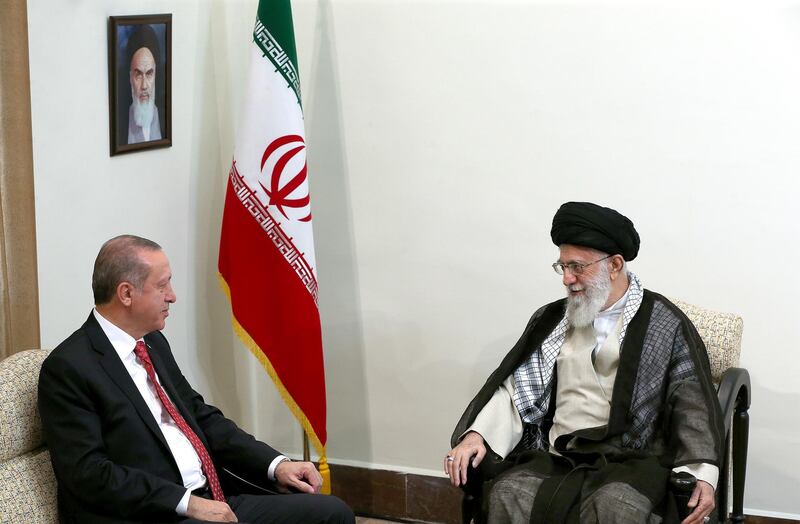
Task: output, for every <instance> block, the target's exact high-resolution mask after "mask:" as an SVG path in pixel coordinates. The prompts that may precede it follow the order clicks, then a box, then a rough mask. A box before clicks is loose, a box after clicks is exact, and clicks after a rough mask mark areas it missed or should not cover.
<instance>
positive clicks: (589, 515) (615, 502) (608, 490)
mask: <svg viewBox="0 0 800 524" xmlns="http://www.w3.org/2000/svg"><path fill="white" fill-rule="evenodd" d="M652 511H653V503H652V502H650V499H648V498H647V497H646V496H645V495H643V494H642V493H640V492H639V491H637V490H636V489H635V488H633V487H632V486H630V485H629V484H626V483H624V482H612V483H611V484H606V485H604V486H602V487H600V488H599V489H597V491H595V492H594V493H592V494H591V495H589V496H588V497H587V498H586V500H584V501H583V503H582V504H581V522H620V523H645V522H650V516H651V513H652Z"/></svg>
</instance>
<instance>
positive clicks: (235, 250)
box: [219, 178, 327, 446]
mask: <svg viewBox="0 0 800 524" xmlns="http://www.w3.org/2000/svg"><path fill="white" fill-rule="evenodd" d="M219 271H220V274H221V275H222V278H223V279H224V280H225V282H226V283H227V285H228V288H229V291H230V299H231V308H232V310H233V316H234V317H235V318H236V320H237V322H238V323H239V324H240V325H241V326H242V328H243V329H244V330H245V331H246V332H247V334H248V335H250V337H251V338H252V339H253V341H255V343H256V344H257V346H258V348H259V349H260V350H261V351H262V352H263V354H264V356H266V358H267V359H268V360H269V362H270V364H271V365H272V367H273V368H274V370H275V372H276V374H277V375H278V378H279V379H280V381H281V383H282V384H283V386H284V387H285V388H286V392H287V393H288V394H289V395H290V396H291V398H292V399H293V400H294V402H295V403H296V404H297V406H298V408H299V409H300V410H301V411H302V413H303V415H305V417H306V418H307V419H308V421H309V423H310V424H311V427H312V428H313V430H314V433H316V436H317V438H318V439H319V441H320V443H321V444H322V445H323V446H324V445H325V443H326V441H327V431H326V421H325V371H324V362H323V358H322V332H321V329H320V322H319V310H318V309H317V305H316V304H315V303H314V300H313V297H312V296H311V295H310V294H309V292H308V289H307V288H306V286H305V284H303V283H302V282H301V281H300V279H299V278H298V276H297V274H296V272H295V271H294V269H293V268H292V267H291V266H290V265H289V263H288V262H287V261H286V259H285V258H284V256H283V255H282V254H281V253H280V252H279V251H278V250H277V249H276V247H275V245H274V244H273V242H272V240H271V239H270V238H269V237H268V236H267V233H266V232H265V231H264V230H263V229H262V228H261V226H260V225H259V224H258V223H257V222H256V221H255V220H254V218H253V217H252V216H251V214H250V213H249V212H248V211H247V210H246V209H245V207H244V206H243V205H242V203H241V201H240V200H239V199H238V197H237V196H236V193H235V191H234V190H233V186H232V185H231V181H230V178H229V179H228V189H227V192H226V195H225V211H224V214H223V218H222V235H221V240H220V252H219Z"/></svg>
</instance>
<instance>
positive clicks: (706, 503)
mask: <svg viewBox="0 0 800 524" xmlns="http://www.w3.org/2000/svg"><path fill="white" fill-rule="evenodd" d="M687 506H688V507H690V508H694V511H692V512H691V513H690V514H689V516H688V517H686V519H685V520H684V521H683V522H681V524H702V522H703V518H704V517H707V516H709V515H711V512H712V511H714V506H715V504H714V488H712V487H711V484H709V483H708V482H705V481H702V480H698V481H697V486H695V488H694V491H693V492H692V497H691V498H690V499H689V504H687Z"/></svg>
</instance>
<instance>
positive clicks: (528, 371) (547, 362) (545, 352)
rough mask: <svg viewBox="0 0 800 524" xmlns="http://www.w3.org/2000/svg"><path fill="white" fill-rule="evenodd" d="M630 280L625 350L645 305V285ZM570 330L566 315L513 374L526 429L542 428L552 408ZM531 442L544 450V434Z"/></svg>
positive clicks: (624, 322)
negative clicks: (558, 363) (555, 376)
mask: <svg viewBox="0 0 800 524" xmlns="http://www.w3.org/2000/svg"><path fill="white" fill-rule="evenodd" d="M628 280H629V281H630V287H629V291H628V299H627V300H626V301H625V306H624V308H623V310H622V329H621V330H620V333H619V345H620V347H622V341H623V339H624V338H625V332H626V331H627V329H628V324H629V323H630V321H631V319H633V317H634V315H636V312H637V311H638V310H639V306H640V305H641V304H642V296H643V293H642V285H641V283H640V282H639V279H638V277H637V276H636V275H634V274H633V273H631V272H630V271H629V272H628ZM567 328H568V322H567V317H566V315H565V316H564V318H562V319H561V321H560V322H559V323H558V325H557V326H556V328H555V329H554V330H553V331H552V333H550V334H549V335H548V336H547V338H546V339H545V340H544V342H542V346H541V348H539V349H538V350H534V351H533V353H531V355H530V357H528V359H527V360H526V361H525V362H524V363H523V364H522V365H521V366H519V367H518V368H517V369H516V371H514V382H515V385H514V396H513V400H514V405H515V406H516V407H517V411H519V413H520V416H521V417H522V420H523V422H525V425H526V427H531V429H533V428H537V429H538V427H540V425H541V422H542V420H543V419H544V417H545V415H546V414H547V410H548V408H549V406H550V397H551V394H552V386H553V369H554V367H555V363H556V359H557V358H558V354H559V352H560V351H561V346H563V345H564V338H565V337H566V334H567ZM531 425H532V426H531ZM528 439H530V440H532V442H530V446H529V447H531V448H538V449H541V448H543V447H544V441H543V435H542V434H541V431H535V432H534V434H532V435H529V436H528Z"/></svg>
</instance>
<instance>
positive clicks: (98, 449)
mask: <svg viewBox="0 0 800 524" xmlns="http://www.w3.org/2000/svg"><path fill="white" fill-rule="evenodd" d="M144 340H145V342H146V343H147V345H148V346H149V347H150V355H151V358H152V361H153V365H154V367H155V369H156V373H157V374H158V377H159V381H160V382H161V385H162V386H163V387H164V390H165V391H166V392H167V394H168V395H169V397H170V398H171V399H172V400H173V402H174V403H175V405H176V407H177V408H178V410H179V411H180V412H181V414H182V415H183V417H184V418H185V419H186V422H187V423H188V424H189V425H190V426H191V427H192V429H193V430H194V431H195V433H197V435H198V437H199V438H200V439H201V440H202V441H203V443H204V444H205V446H206V448H207V449H208V451H209V453H210V454H211V457H212V459H213V460H214V463H215V465H216V468H217V471H218V472H219V473H220V476H222V475H223V474H222V470H223V468H227V469H229V470H231V471H234V472H236V473H237V474H238V475H240V476H242V477H244V478H247V479H248V480H250V481H252V482H255V483H257V484H267V483H268V482H269V481H268V479H267V467H268V465H269V464H270V462H272V460H273V459H274V458H275V457H277V456H278V455H279V453H278V452H277V451H275V450H274V449H272V448H271V447H269V446H267V445H266V444H264V443H263V442H259V441H257V440H255V439H254V438H253V437H252V436H251V435H249V434H247V433H246V432H244V431H242V430H241V429H239V428H238V427H237V426H236V424H234V423H233V422H232V421H230V420H228V419H227V418H225V417H224V416H223V414H222V413H221V412H220V411H219V410H218V409H217V408H215V407H213V406H210V405H208V404H206V403H205V402H204V401H203V397H202V396H200V394H199V393H197V392H196V391H194V390H193V389H192V387H191V386H190V385H189V383H188V382H187V381H186V379H185V378H184V376H183V374H182V373H181V371H180V369H179V368H178V365H177V363H176V362H175V359H174V357H173V356H172V351H171V350H170V347H169V343H168V342H167V339H166V338H165V337H164V335H163V334H161V332H160V331H154V332H153V333H150V334H148V335H146V336H145V337H144ZM39 413H40V415H41V418H42V426H43V428H44V435H45V439H46V441H47V445H48V446H49V448H50V456H51V459H52V462H53V469H54V471H55V474H56V478H57V480H58V495H59V513H60V516H61V520H62V522H80V523H81V524H83V523H107V522H122V521H146V522H154V521H170V520H176V514H175V507H176V506H177V505H178V502H179V501H180V499H181V497H183V495H184V493H185V492H186V489H185V488H184V487H183V484H182V479H181V475H180V471H179V470H178V466H177V464H176V463H175V459H174V458H173V456H172V453H171V452H170V450H169V447H168V446H167V443H166V440H165V439H164V436H163V434H162V433H161V430H160V429H159V428H158V426H157V424H156V421H155V418H154V417H153V415H152V413H151V412H150V409H149V408H148V407H147V404H145V402H144V399H143V398H142V396H141V394H140V393H139V390H138V389H137V388H136V385H135V384H134V382H133V379H131V377H130V375H129V374H128V371H127V370H126V369H125V366H124V365H123V363H122V361H121V360H120V358H119V356H118V355H117V352H116V351H115V350H114V347H113V346H112V345H111V342H109V340H108V337H106V335H105V333H104V332H103V330H102V329H101V327H100V324H98V322H97V320H96V319H95V317H94V315H93V314H90V315H89V319H88V320H87V321H86V322H85V323H84V324H83V326H82V327H81V328H80V329H78V330H77V331H76V332H75V333H73V334H72V335H71V336H70V337H69V338H68V339H67V340H65V341H64V342H62V343H61V344H60V345H59V346H58V347H57V348H56V349H55V350H53V352H52V353H51V354H50V355H49V356H48V357H47V359H46V360H45V362H44V364H43V365H42V370H41V373H40V375H39ZM231 494H232V493H226V495H231Z"/></svg>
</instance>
